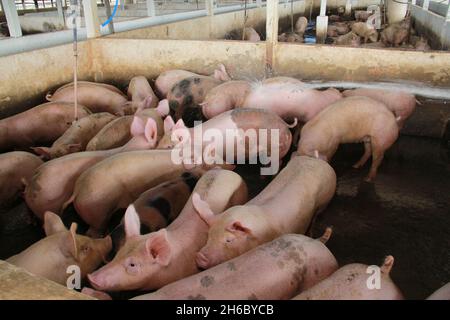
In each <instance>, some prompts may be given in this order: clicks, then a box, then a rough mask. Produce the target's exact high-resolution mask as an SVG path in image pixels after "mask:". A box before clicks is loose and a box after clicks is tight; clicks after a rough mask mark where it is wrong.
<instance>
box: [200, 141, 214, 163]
mask: <svg viewBox="0 0 450 320" xmlns="http://www.w3.org/2000/svg"><path fill="white" fill-rule="evenodd" d="M215 159H216V147H215V145H214V144H213V143H210V144H208V145H207V146H206V147H205V149H204V151H203V162H204V163H206V164H213V163H214V162H215Z"/></svg>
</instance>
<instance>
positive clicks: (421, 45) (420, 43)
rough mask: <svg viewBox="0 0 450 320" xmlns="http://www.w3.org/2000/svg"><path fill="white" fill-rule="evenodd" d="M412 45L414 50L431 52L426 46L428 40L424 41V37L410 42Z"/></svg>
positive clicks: (428, 46)
mask: <svg viewBox="0 0 450 320" xmlns="http://www.w3.org/2000/svg"><path fill="white" fill-rule="evenodd" d="M417 38H418V39H417ZM411 42H412V41H411ZM412 44H413V45H414V49H416V50H420V51H428V50H431V47H430V45H429V44H428V40H427V39H425V38H424V37H416V39H415V41H414V42H412Z"/></svg>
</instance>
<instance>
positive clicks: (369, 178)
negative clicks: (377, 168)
mask: <svg viewBox="0 0 450 320" xmlns="http://www.w3.org/2000/svg"><path fill="white" fill-rule="evenodd" d="M364 181H365V182H369V183H372V182H373V178H372V177H370V176H367V177H366V178H365V179H364Z"/></svg>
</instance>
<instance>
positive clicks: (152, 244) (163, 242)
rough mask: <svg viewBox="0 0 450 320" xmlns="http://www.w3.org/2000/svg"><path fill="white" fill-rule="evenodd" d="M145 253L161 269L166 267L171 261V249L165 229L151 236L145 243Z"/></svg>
mask: <svg viewBox="0 0 450 320" xmlns="http://www.w3.org/2000/svg"><path fill="white" fill-rule="evenodd" d="M145 248H146V250H147V253H148V254H149V255H151V256H152V257H153V258H154V259H155V260H156V262H158V263H159V264H160V265H162V266H163V267H167V266H168V265H169V263H170V260H171V259H172V249H171V248H170V243H169V241H168V239H167V231H166V229H161V230H159V231H158V232H155V233H154V234H153V235H151V236H150V237H149V238H148V239H147V240H146V242H145Z"/></svg>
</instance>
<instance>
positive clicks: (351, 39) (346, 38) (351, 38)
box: [334, 31, 361, 47]
mask: <svg viewBox="0 0 450 320" xmlns="http://www.w3.org/2000/svg"><path fill="white" fill-rule="evenodd" d="M334 44H336V45H338V46H352V47H358V46H359V45H360V44H361V39H360V37H359V36H358V35H357V34H356V33H354V32H353V31H350V32H349V33H347V34H344V35H342V36H339V37H337V38H336V39H334Z"/></svg>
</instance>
